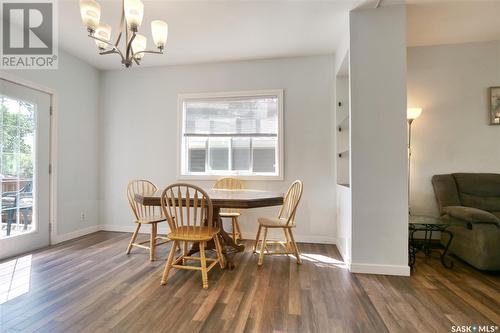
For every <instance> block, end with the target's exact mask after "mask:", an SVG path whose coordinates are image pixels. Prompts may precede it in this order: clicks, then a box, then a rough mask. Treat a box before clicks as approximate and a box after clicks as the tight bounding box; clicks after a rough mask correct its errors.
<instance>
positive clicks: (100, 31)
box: [95, 23, 111, 49]
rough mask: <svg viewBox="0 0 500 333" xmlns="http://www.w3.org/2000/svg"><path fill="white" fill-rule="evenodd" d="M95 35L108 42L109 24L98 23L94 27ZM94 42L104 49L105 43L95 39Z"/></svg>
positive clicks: (109, 34) (109, 36)
mask: <svg viewBox="0 0 500 333" xmlns="http://www.w3.org/2000/svg"><path fill="white" fill-rule="evenodd" d="M95 36H96V37H97V38H99V39H103V40H105V41H107V42H109V40H110V39H111V26H110V25H109V24H102V23H101V24H99V25H98V26H97V28H96V29H95ZM95 43H96V44H97V47H98V48H99V49H105V48H106V46H107V44H106V43H104V42H103V41H100V40H97V39H96V40H95Z"/></svg>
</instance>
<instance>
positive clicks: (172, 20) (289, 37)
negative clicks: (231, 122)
mask: <svg viewBox="0 0 500 333" xmlns="http://www.w3.org/2000/svg"><path fill="white" fill-rule="evenodd" d="M98 1H99V3H100V4H101V11H102V14H101V22H104V23H108V24H111V26H112V27H113V28H114V29H116V28H117V27H118V25H119V22H120V11H121V2H120V1H118V0H107V1H106V0H104V1H103V0H98ZM143 2H144V20H143V24H142V26H141V28H140V32H141V33H142V34H144V35H145V36H146V37H148V48H153V46H154V45H153V43H152V38H151V28H150V22H151V21H152V20H154V19H161V20H165V21H166V22H167V23H168V25H169V36H168V42H167V47H166V55H161V56H158V55H146V56H145V57H144V59H143V61H142V64H141V66H161V65H174V64H189V63H203V62H218V61H233V60H246V59H260V58H275V57H285V56H286V57H289V56H301V55H314V54H332V53H333V52H334V51H335V45H337V44H338V42H339V40H340V38H341V36H342V35H343V33H344V32H345V31H346V30H345V29H346V27H347V22H348V11H349V10H350V9H351V8H353V7H354V6H355V5H356V4H357V3H359V2H360V1H357V0H356V1H352V0H340V1H339V0H334V1H237V0H229V1H206V0H205V1H151V0H149V1H148V0H143ZM59 13H60V15H59V23H58V24H59V46H60V47H61V48H62V49H63V50H66V51H67V52H69V53H71V54H73V55H76V56H77V57H79V58H81V59H83V60H85V61H86V62H88V63H90V64H92V65H94V66H96V67H98V68H101V69H114V68H120V67H121V64H120V61H119V57H118V56H117V55H106V56H100V55H98V54H97V49H96V47H95V43H94V41H93V40H92V39H90V38H88V37H87V35H86V29H85V27H84V26H83V24H82V22H81V19H80V11H79V2H78V1H75V0H71V1H69V0H68V1H59ZM114 36H116V34H114ZM113 38H116V37H113Z"/></svg>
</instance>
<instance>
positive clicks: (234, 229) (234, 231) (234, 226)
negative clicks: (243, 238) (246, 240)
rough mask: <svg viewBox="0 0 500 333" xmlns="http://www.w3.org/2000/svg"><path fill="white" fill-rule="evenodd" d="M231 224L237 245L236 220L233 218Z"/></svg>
mask: <svg viewBox="0 0 500 333" xmlns="http://www.w3.org/2000/svg"><path fill="white" fill-rule="evenodd" d="M231 224H232V226H233V241H234V242H235V243H236V241H237V239H236V223H235V218H234V217H231Z"/></svg>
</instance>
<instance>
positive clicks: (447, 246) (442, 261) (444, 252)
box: [441, 230, 453, 268]
mask: <svg viewBox="0 0 500 333" xmlns="http://www.w3.org/2000/svg"><path fill="white" fill-rule="evenodd" d="M441 233H445V234H447V235H448V236H450V238H449V239H448V242H447V243H446V246H445V248H444V251H443V253H442V254H441V263H442V264H443V266H444V267H445V268H453V261H452V260H450V263H449V264H447V263H446V260H445V259H446V255H447V253H448V249H449V248H450V244H451V241H452V240H453V233H451V231H448V230H441Z"/></svg>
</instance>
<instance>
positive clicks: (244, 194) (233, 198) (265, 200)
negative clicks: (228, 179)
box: [135, 189, 283, 269]
mask: <svg viewBox="0 0 500 333" xmlns="http://www.w3.org/2000/svg"><path fill="white" fill-rule="evenodd" d="M205 192H206V193H207V195H208V196H209V197H210V199H211V201H212V206H213V219H214V222H215V223H216V225H218V226H219V230H220V236H221V238H222V246H223V253H224V256H225V257H226V262H227V263H228V265H227V267H229V268H230V269H232V268H234V262H233V260H232V258H231V257H230V256H229V255H230V254H234V253H237V252H242V251H244V250H245V246H244V245H243V244H238V243H236V242H235V241H234V239H233V238H232V237H231V236H229V234H228V233H227V231H226V230H224V224H223V223H222V220H221V218H220V215H219V213H220V210H221V209H222V208H239V209H250V208H260V207H271V206H280V205H282V204H283V193H281V192H271V191H260V190H215V189H211V190H205ZM161 193H162V191H157V192H156V193H154V194H153V195H151V196H142V195H139V194H136V195H135V200H136V201H137V202H139V203H141V204H143V205H145V206H161ZM213 248H215V245H214V244H213V242H210V243H208V244H207V249H213ZM196 252H198V244H197V243H195V244H193V246H192V247H191V250H190V254H192V253H196Z"/></svg>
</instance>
